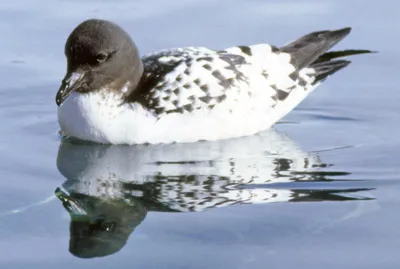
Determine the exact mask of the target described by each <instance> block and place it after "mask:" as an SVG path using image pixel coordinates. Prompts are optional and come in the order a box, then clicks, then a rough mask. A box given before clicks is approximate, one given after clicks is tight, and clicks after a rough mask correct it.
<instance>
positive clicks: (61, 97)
mask: <svg viewBox="0 0 400 269" xmlns="http://www.w3.org/2000/svg"><path fill="white" fill-rule="evenodd" d="M84 77H85V73H83V72H71V73H69V74H67V75H66V76H65V78H64V79H63V80H62V83H61V87H60V89H59V90H58V92H57V95H56V104H57V106H60V105H61V104H62V103H63V102H64V101H65V99H67V97H68V96H69V95H70V94H71V93H72V92H73V91H75V90H76V89H78V88H79V87H80V86H81V85H82V82H83V78H84Z"/></svg>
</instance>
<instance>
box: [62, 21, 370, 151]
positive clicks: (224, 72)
mask: <svg viewBox="0 0 400 269" xmlns="http://www.w3.org/2000/svg"><path fill="white" fill-rule="evenodd" d="M349 32H350V28H344V29H341V30H337V31H321V32H315V33H311V34H309V35H305V36H303V37H301V38H300V39H298V40H295V41H294V42H292V43H289V44H287V45H285V46H282V47H280V48H278V47H275V46H271V45H268V44H258V45H251V46H236V47H231V48H227V49H224V50H212V49H208V48H204V47H187V48H177V49H170V50H164V51H160V52H156V53H153V54H149V55H146V56H143V57H141V58H140V57H139V55H138V51H137V49H136V46H135V45H134V43H133V42H132V40H131V39H130V37H129V35H128V34H127V33H126V32H125V31H123V30H122V29H121V28H120V27H119V26H117V25H115V24H112V23H110V22H107V21H102V20H88V21H86V22H83V23H82V24H80V25H79V26H78V27H77V28H76V29H75V30H74V31H73V32H72V33H71V35H70V37H69V38H68V40H67V43H66V55H67V59H68V68H67V71H68V74H67V75H66V77H65V79H64V80H63V85H62V86H61V88H60V90H59V92H58V94H57V97H56V102H57V104H58V105H59V109H58V117H59V123H60V126H61V129H62V131H63V132H64V134H65V135H68V136H73V137H76V138H79V139H83V140H90V141H94V142H100V143H113V144H136V143H170V142H194V141H199V140H216V139H224V138H232V137H239V136H246V135H251V134H255V133H257V132H260V131H262V130H265V129H267V128H269V127H270V126H271V125H273V124H274V123H275V122H277V121H278V120H280V119H281V118H282V117H283V116H285V115H286V114H287V113H288V112H289V111H291V110H292V109H293V108H294V107H295V106H296V105H297V104H299V103H300V102H301V101H302V100H303V99H304V98H305V97H306V96H307V95H308V94H309V93H310V92H311V91H312V90H313V89H314V88H315V87H316V86H317V85H318V84H319V83H320V82H321V81H323V80H324V79H325V78H326V77H328V76H329V75H331V74H333V73H334V72H336V71H338V70H340V69H341V68H343V67H345V66H346V65H347V64H348V63H349V62H348V61H346V60H336V59H335V58H337V57H341V56H347V55H352V54H358V53H366V52H369V51H342V52H334V53H333V52H328V53H325V52H326V51H327V50H329V49H330V48H331V47H332V46H334V45H335V44H336V43H337V42H339V41H340V40H341V39H342V38H344V37H345V36H346V35H347V34H348V33H349ZM85 52H86V54H85ZM80 55H85V57H84V58H82V59H81V58H80ZM91 55H92V56H91Z"/></svg>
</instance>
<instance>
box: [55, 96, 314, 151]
mask: <svg viewBox="0 0 400 269" xmlns="http://www.w3.org/2000/svg"><path fill="white" fill-rule="evenodd" d="M260 92H268V90H265V89H263V90H262V91H260ZM310 92H311V89H308V90H307V91H304V90H298V91H297V92H292V93H291V94H290V95H289V97H288V98H287V99H286V100H285V101H284V102H282V103H280V104H276V105H275V106H271V103H269V100H271V99H270V96H268V95H267V94H265V95H264V94H262V95H261V96H257V95H255V96H252V97H251V98H250V97H248V98H245V97H243V98H241V99H236V100H234V101H233V100H232V101H231V102H225V103H224V104H221V105H217V106H216V107H214V108H213V109H211V110H210V109H206V110H196V111H194V112H185V113H170V114H164V115H162V116H161V117H157V115H155V114H154V113H153V112H151V111H148V110H145V109H144V108H143V106H142V105H141V104H138V103H133V104H126V103H124V104H121V101H120V100H121V99H120V98H119V97H118V96H115V95H113V94H110V93H109V92H108V93H107V94H104V93H101V92H92V93H87V94H80V93H72V94H71V95H70V96H69V97H68V98H67V99H66V100H65V101H64V102H63V104H62V105H61V106H60V107H59V108H58V120H59V123H60V126H61V130H62V132H63V134H64V135H67V136H72V137H75V138H78V139H81V140H87V141H92V142H97V143H105V144H142V143H151V144H156V143H172V142H181V143H183V142H195V141H199V140H218V139H227V138H233V137H241V136H247V135H252V134H255V133H258V132H260V131H262V130H265V129H268V128H269V127H271V126H272V125H273V124H274V123H275V122H276V121H278V120H279V119H280V118H282V117H283V116H284V115H285V114H287V113H288V112H289V111H290V110H292V109H293V108H294V107H295V106H296V105H297V104H298V103H299V102H300V101H301V100H303V99H304V98H305V96H306V95H308V94H309V93H310Z"/></svg>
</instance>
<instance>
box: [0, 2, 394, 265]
mask: <svg viewBox="0 0 400 269" xmlns="http://www.w3.org/2000/svg"><path fill="white" fill-rule="evenodd" d="M398 7H399V5H398V3H397V2H396V1H394V0H392V1H390V0H384V1H361V0H352V1H345V0H339V1H338V0H336V1H326V0H323V1H322V0H321V1H317V0H310V1H287V0H285V1H262V0H251V1H243V0H236V1H234V0H232V1H231V0H229V1H228V0H226V1H222V0H219V1H210V0H206V1H194V0H185V1H162V0H157V1H149V2H148V1H123V0H119V1H109V2H100V1H90V0H84V1H74V0H63V1H61V0H60V1H48V0H44V1H40V2H39V1H29V0H25V1H21V0H16V1H8V2H4V3H2V4H1V6H0V34H1V39H0V78H1V86H0V120H1V125H0V132H1V135H0V171H1V174H2V176H1V180H0V187H1V188H0V197H1V198H0V268H30V269H32V268H34V269H36V268H37V269H39V268H60V269H61V268H76V269H79V268H111V267H115V268H332V269H333V268H340V267H342V268H398V267H399V266H400V258H399V255H398V249H399V247H400V230H399V229H398V227H399V225H398V224H399V222H400V217H399V214H398V208H399V206H400V198H399V197H400V196H399V195H398V193H399V191H400V188H399V187H400V181H399V173H400V166H399V161H398V159H399V158H398V154H397V153H398V152H399V149H400V147H399V146H400V144H399V139H398V137H399V136H400V128H399V127H398V119H399V116H400V115H399V114H400V113H399V108H398V107H399V106H398V100H399V98H400V94H399V89H398V88H399V87H398V76H397V70H399V68H400V64H399V59H400V54H399V52H398V42H399V40H400V31H398V29H396V28H397V26H398V25H400V17H399V16H398ZM91 17H97V18H104V19H110V20H113V21H115V22H117V23H119V24H120V25H121V26H123V27H124V28H125V29H127V30H128V32H129V33H130V34H131V35H132V36H133V39H134V40H135V42H136V43H137V45H138V47H139V48H140V50H141V52H142V53H147V52H151V51H153V50H157V49H162V48H170V47H179V46H188V45H204V46H208V47H211V48H224V47H229V46H232V45H239V44H253V43H261V42H269V43H272V44H276V45H280V44H284V43H285V42H288V41H291V40H292V39H294V38H296V37H298V36H300V35H302V34H305V33H307V32H311V31H314V30H321V29H327V28H328V29H331V28H339V27H343V26H352V27H353V32H352V34H351V35H350V36H349V37H348V38H347V39H346V40H345V41H343V42H342V43H341V44H340V45H339V46H338V48H355V49H372V50H376V51H379V53H378V54H373V55H361V56H356V57H353V63H352V64H351V65H350V66H349V67H347V68H346V69H345V70H342V71H340V72H339V73H337V74H335V75H334V76H333V77H332V78H330V79H329V80H328V81H326V82H325V83H324V85H322V86H320V87H319V88H318V89H317V90H316V91H315V92H314V93H313V94H312V95H311V96H309V97H308V99H307V100H305V101H304V102H303V103H302V104H301V105H300V106H299V107H298V108H297V109H296V110H294V111H293V112H292V113H290V114H289V115H288V116H287V117H286V118H285V119H284V123H282V124H279V125H277V126H276V128H275V130H271V131H269V132H265V133H263V134H262V135H259V136H256V137H252V138H245V139H239V140H232V141H224V142H213V143H203V144H201V143H200V144H195V145H172V146H151V147H145V146H139V147H134V148H127V147H112V146H111V147H108V146H97V145H81V144H76V143H72V142H68V141H65V142H64V143H62V144H61V139H60V137H59V136H58V133H57V131H58V124H57V119H56V105H55V102H54V96H55V93H56V91H57V89H58V86H59V82H60V80H61V78H62V77H63V75H64V72H65V59H64V56H63V46H64V42H65V39H66V37H67V35H68V34H69V32H70V31H71V30H72V29H73V28H74V27H75V26H76V24H78V23H79V22H80V21H82V20H84V19H86V18H91ZM56 190H57V194H58V196H59V199H57V198H55V196H54V193H55V191H56ZM46 199H47V200H46ZM61 200H64V206H63V203H62V202H61ZM15 209H17V210H15ZM13 210H14V211H13ZM68 210H69V211H71V212H75V213H76V214H75V215H74V214H72V224H71V230H70V222H71V216H70V215H69V214H68ZM188 211H198V212H188ZM79 212H80V214H81V216H78V215H79ZM177 212H181V213H177ZM88 223H90V225H89V224H88ZM70 240H71V241H70ZM124 244H125V245H124ZM112 252H114V253H113V254H112ZM73 254H74V255H76V256H74V255H73ZM96 255H106V256H105V257H103V258H96V259H83V258H79V257H77V256H81V257H82V256H86V257H88V256H96Z"/></svg>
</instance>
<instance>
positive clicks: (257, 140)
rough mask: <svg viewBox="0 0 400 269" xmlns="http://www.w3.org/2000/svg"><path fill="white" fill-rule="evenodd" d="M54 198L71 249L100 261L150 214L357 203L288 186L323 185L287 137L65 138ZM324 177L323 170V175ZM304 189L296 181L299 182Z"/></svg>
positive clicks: (315, 163) (311, 159) (341, 194)
mask: <svg viewBox="0 0 400 269" xmlns="http://www.w3.org/2000/svg"><path fill="white" fill-rule="evenodd" d="M57 166H58V169H59V171H60V172H61V173H62V174H63V175H64V176H65V177H66V178H67V181H66V182H65V183H64V184H63V189H64V190H62V189H60V188H59V189H57V191H56V195H57V197H58V198H59V199H60V200H61V201H62V202H63V204H64V207H65V208H66V209H67V210H68V212H70V214H71V219H72V222H71V242H70V250H71V252H72V253H74V254H75V255H77V256H80V257H91V256H102V255H107V254H111V253H114V252H115V251H117V250H118V247H119V248H120V247H122V246H123V245H124V244H125V242H126V240H127V238H128V236H129V234H130V233H131V232H132V231H133V229H134V228H135V227H136V226H137V225H139V224H140V222H141V221H142V220H143V219H144V217H145V215H146V213H147V211H164V212H184V211H202V210H205V209H209V208H213V207H224V206H229V205H234V204H253V203H270V202H286V201H293V202H298V201H323V200H332V201H334V200H348V199H356V198H352V197H350V196H346V195H345V193H346V192H357V191H360V190H361V189H349V190H346V189H344V190H310V189H291V188H285V184H290V182H294V181H300V182H310V181H323V180H325V179H324V176H323V174H322V176H321V175H319V174H318V169H319V168H320V167H321V166H323V164H321V162H320V161H319V160H318V158H316V156H314V155H310V154H307V153H304V152H303V151H301V150H300V149H298V148H297V147H296V145H295V144H294V143H293V141H291V140H290V139H288V138H287V137H286V136H284V135H282V134H279V133H277V132H275V131H274V130H269V131H268V132H265V133H262V134H260V135H257V136H251V137H244V138H240V139H232V140H224V141H214V142H201V143H195V144H169V145H137V146H134V147H131V146H109V145H96V144H82V143H80V142H74V141H69V140H63V141H62V143H61V146H60V149H59V154H58V159H57ZM325 173H327V172H325ZM299 184H301V183H299Z"/></svg>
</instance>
